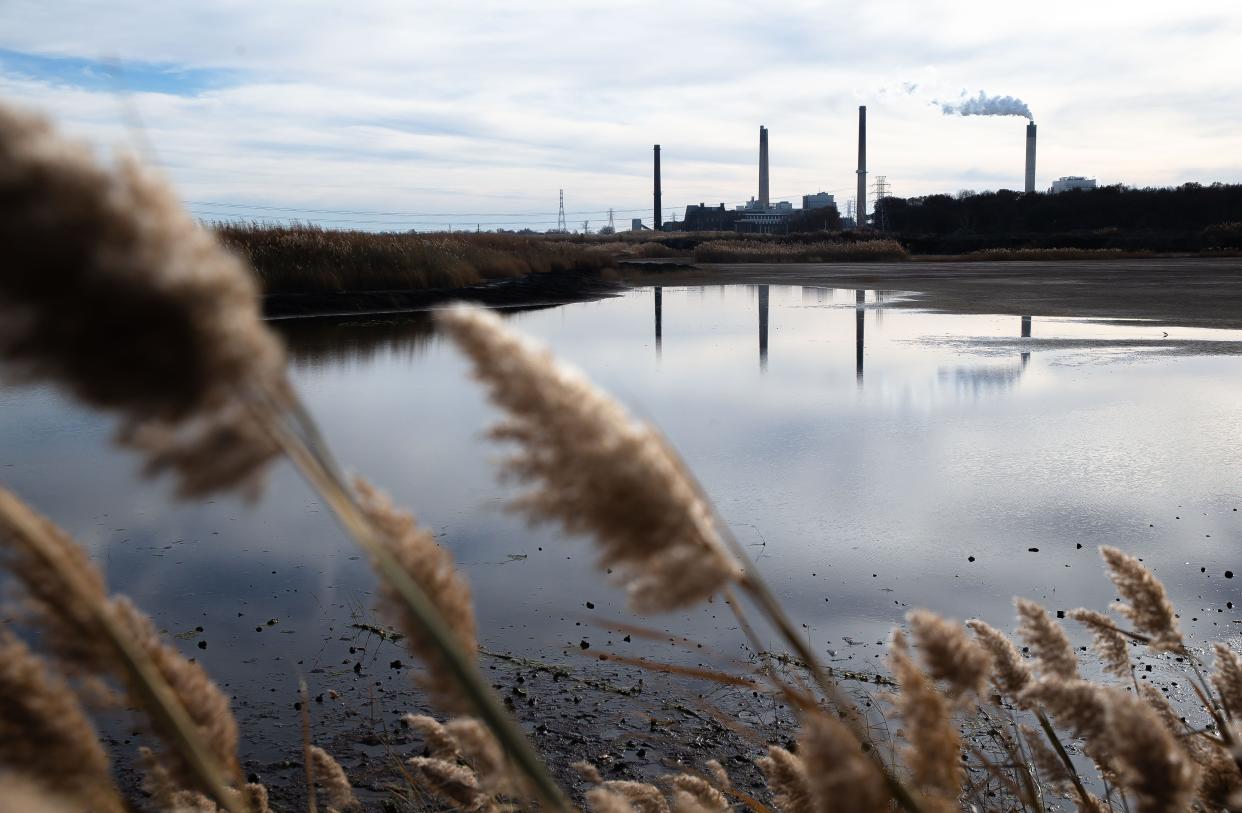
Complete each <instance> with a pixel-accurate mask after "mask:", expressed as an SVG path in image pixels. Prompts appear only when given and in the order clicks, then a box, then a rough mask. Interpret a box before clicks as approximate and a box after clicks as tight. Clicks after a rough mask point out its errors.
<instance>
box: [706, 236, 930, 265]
mask: <svg viewBox="0 0 1242 813" xmlns="http://www.w3.org/2000/svg"><path fill="white" fill-rule="evenodd" d="M907 256H909V255H908V254H907V253H906V250H905V249H904V248H902V246H901V243H898V242H897V241H896V240H864V241H858V242H852V241H851V242H846V241H839V242H828V241H823V242H817V243H785V242H769V241H757V240H713V241H711V242H707V243H703V244H701V245H699V246H697V247H695V249H694V259H695V260H697V261H698V262H703V263H831V262H865V261H869V260H904V259H906V257H907Z"/></svg>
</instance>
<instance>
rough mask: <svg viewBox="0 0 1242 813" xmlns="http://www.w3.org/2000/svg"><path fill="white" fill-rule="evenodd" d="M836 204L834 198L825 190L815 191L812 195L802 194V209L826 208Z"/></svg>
mask: <svg viewBox="0 0 1242 813" xmlns="http://www.w3.org/2000/svg"><path fill="white" fill-rule="evenodd" d="M836 205H837V201H836V198H834V197H833V196H832V195H829V194H828V193H827V192H816V193H815V194H814V195H803V196H802V208H803V209H827V208H829V207H833V206H836Z"/></svg>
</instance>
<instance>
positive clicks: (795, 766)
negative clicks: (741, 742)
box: [756, 745, 816, 813]
mask: <svg viewBox="0 0 1242 813" xmlns="http://www.w3.org/2000/svg"><path fill="white" fill-rule="evenodd" d="M756 764H757V765H758V766H759V769H760V770H761V771H763V775H764V777H766V778H767V780H768V787H769V788H770V789H771V790H772V798H773V800H774V801H775V802H776V806H777V808H778V809H779V810H780V811H781V813H815V810H816V808H815V799H814V796H813V793H812V790H811V782H810V779H809V778H808V776H807V770H806V765H804V764H803V762H802V760H801V759H800V758H799V757H798V756H797V755H795V754H792V753H790V752H789V751H786V750H785V749H784V748H781V747H780V746H778V745H769V746H768V754H767V756H765V757H760V758H759V759H758V760H756Z"/></svg>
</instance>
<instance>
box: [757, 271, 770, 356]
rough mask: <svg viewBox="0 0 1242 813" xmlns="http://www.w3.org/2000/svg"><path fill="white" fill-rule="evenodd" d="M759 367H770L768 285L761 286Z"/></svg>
mask: <svg viewBox="0 0 1242 813" xmlns="http://www.w3.org/2000/svg"><path fill="white" fill-rule="evenodd" d="M759 369H760V370H766V369H768V286H766V285H760V286H759Z"/></svg>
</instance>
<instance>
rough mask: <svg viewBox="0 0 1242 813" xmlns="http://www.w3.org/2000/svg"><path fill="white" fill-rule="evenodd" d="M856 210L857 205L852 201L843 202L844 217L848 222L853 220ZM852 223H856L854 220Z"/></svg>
mask: <svg viewBox="0 0 1242 813" xmlns="http://www.w3.org/2000/svg"><path fill="white" fill-rule="evenodd" d="M856 208H857V205H856V204H855V203H854V201H852V200H847V201H846V202H845V216H846V217H848V218H849V219H850V220H854V210H855V209H856ZM854 222H858V221H857V220H854Z"/></svg>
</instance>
